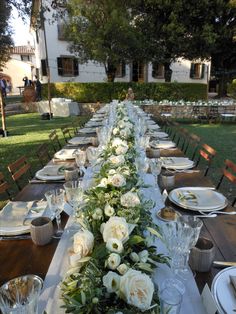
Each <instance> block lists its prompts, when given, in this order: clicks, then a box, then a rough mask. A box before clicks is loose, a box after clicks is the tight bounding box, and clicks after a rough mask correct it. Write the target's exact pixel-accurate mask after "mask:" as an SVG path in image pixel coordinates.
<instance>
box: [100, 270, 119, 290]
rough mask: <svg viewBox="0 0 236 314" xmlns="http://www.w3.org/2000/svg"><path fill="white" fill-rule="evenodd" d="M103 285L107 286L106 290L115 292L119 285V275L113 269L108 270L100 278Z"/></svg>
mask: <svg viewBox="0 0 236 314" xmlns="http://www.w3.org/2000/svg"><path fill="white" fill-rule="evenodd" d="M102 282H103V286H105V287H106V288H107V292H109V293H111V292H116V291H118V290H119V286H120V276H119V275H118V274H116V273H114V272H113V271H109V272H108V273H107V274H106V275H105V276H103V278H102Z"/></svg>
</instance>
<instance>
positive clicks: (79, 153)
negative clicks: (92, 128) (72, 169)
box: [75, 149, 86, 175]
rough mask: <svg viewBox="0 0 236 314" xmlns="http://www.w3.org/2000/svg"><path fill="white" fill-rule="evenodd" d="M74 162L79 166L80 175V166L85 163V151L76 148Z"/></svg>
mask: <svg viewBox="0 0 236 314" xmlns="http://www.w3.org/2000/svg"><path fill="white" fill-rule="evenodd" d="M75 162H76V165H77V166H78V167H79V173H80V175H82V172H83V171H82V168H83V167H84V165H85V163H86V152H85V151H83V150H80V149H78V150H76V151H75Z"/></svg>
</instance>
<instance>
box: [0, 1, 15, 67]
mask: <svg viewBox="0 0 236 314" xmlns="http://www.w3.org/2000/svg"><path fill="white" fill-rule="evenodd" d="M10 13H11V7H10V5H9V4H8V3H7V1H4V0H3V1H1V2H0V68H1V67H2V66H3V65H4V64H5V63H6V62H7V60H8V59H9V57H10V47H11V45H12V39H11V34H12V31H11V28H10V26H9V22H8V20H9V18H10Z"/></svg>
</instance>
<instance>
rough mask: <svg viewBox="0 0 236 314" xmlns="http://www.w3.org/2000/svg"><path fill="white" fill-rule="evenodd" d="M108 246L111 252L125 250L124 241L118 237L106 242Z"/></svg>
mask: <svg viewBox="0 0 236 314" xmlns="http://www.w3.org/2000/svg"><path fill="white" fill-rule="evenodd" d="M103 230H104V229H103ZM106 248H107V249H108V251H110V252H114V253H119V254H120V253H122V252H123V250H124V247H123V243H122V241H120V240H118V239H116V238H109V239H108V240H107V243H106Z"/></svg>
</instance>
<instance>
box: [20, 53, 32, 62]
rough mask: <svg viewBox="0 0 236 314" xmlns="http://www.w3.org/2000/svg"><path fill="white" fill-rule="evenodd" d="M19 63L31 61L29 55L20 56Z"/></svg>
mask: <svg viewBox="0 0 236 314" xmlns="http://www.w3.org/2000/svg"><path fill="white" fill-rule="evenodd" d="M20 58H21V61H26V62H27V61H31V56H30V55H21V56H20Z"/></svg>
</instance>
